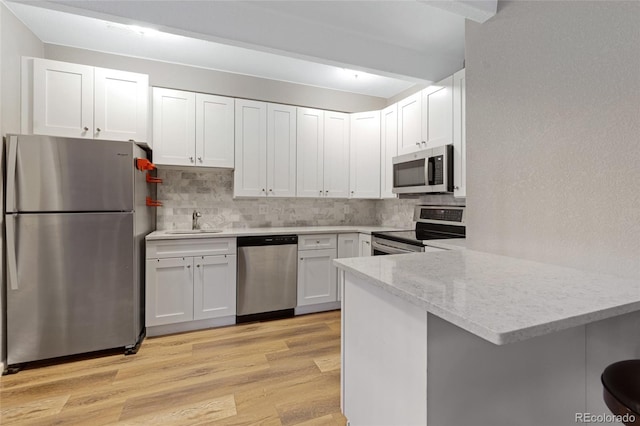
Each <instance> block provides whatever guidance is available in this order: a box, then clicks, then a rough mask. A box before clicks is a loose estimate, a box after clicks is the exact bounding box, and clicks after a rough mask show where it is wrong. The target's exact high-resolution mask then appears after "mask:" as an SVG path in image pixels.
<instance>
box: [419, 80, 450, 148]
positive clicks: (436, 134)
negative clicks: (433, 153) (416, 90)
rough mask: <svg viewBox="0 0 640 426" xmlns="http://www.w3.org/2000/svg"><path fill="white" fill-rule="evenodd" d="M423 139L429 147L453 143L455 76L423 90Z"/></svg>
mask: <svg viewBox="0 0 640 426" xmlns="http://www.w3.org/2000/svg"><path fill="white" fill-rule="evenodd" d="M422 95H423V97H422V140H424V141H425V142H426V143H427V147H428V148H433V147H435V146H442V145H446V144H450V143H453V76H451V77H447V78H445V79H444V80H442V81H439V82H438V83H436V84H434V85H433V86H429V87H427V88H426V89H424V90H423V91H422Z"/></svg>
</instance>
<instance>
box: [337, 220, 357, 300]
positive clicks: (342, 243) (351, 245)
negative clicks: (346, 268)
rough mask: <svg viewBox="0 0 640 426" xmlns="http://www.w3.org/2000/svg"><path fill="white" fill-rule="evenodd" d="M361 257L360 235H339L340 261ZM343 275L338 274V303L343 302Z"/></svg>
mask: <svg viewBox="0 0 640 426" xmlns="http://www.w3.org/2000/svg"><path fill="white" fill-rule="evenodd" d="M346 257H360V234H358V233H357V232H353V233H350V234H338V259H344V258H346ZM342 285H343V282H342V274H340V273H338V285H337V292H338V301H340V300H342Z"/></svg>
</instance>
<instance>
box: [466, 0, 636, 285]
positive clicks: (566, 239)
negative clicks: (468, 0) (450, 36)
mask: <svg viewBox="0 0 640 426" xmlns="http://www.w3.org/2000/svg"><path fill="white" fill-rule="evenodd" d="M639 22H640V3H638V2H618V1H607V2H597V1H596V2H586V1H580V2H564V1H558V2H539V1H516V2H500V3H499V11H498V14H497V15H496V16H495V17H493V18H492V19H490V20H489V21H487V22H486V23H484V24H483V25H479V24H476V23H473V22H469V21H467V25H466V77H467V164H468V170H467V185H468V190H467V194H468V197H467V206H468V228H467V232H468V238H469V245H470V246H471V247H472V248H474V249H478V250H483V251H488V252H494V253H499V254H505V255H510V256H515V257H521V258H527V259H532V260H539V261H545V262H551V263H555V264H560V265H566V266H571V267H578V268H584V269H588V270H595V271H603V272H611V273H616V274H621V275H627V276H635V277H640V189H639V188H638V186H639V184H640V25H639V24H638V23H639ZM603 285H606V283H603Z"/></svg>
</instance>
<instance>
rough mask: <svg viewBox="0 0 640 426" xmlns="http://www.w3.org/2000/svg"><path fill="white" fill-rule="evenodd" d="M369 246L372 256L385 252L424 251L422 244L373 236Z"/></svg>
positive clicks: (384, 253)
mask: <svg viewBox="0 0 640 426" xmlns="http://www.w3.org/2000/svg"><path fill="white" fill-rule="evenodd" d="M371 248H372V252H373V255H374V256H384V255H387V254H406V253H420V252H423V251H424V246H416V245H413V244H405V243H401V242H398V241H391V240H387V239H384V238H379V237H374V238H373V241H372V242H371Z"/></svg>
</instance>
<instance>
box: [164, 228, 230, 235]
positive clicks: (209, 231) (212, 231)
mask: <svg viewBox="0 0 640 426" xmlns="http://www.w3.org/2000/svg"><path fill="white" fill-rule="evenodd" d="M217 232H222V229H174V230H171V231H166V233H167V234H215V233H217Z"/></svg>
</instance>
